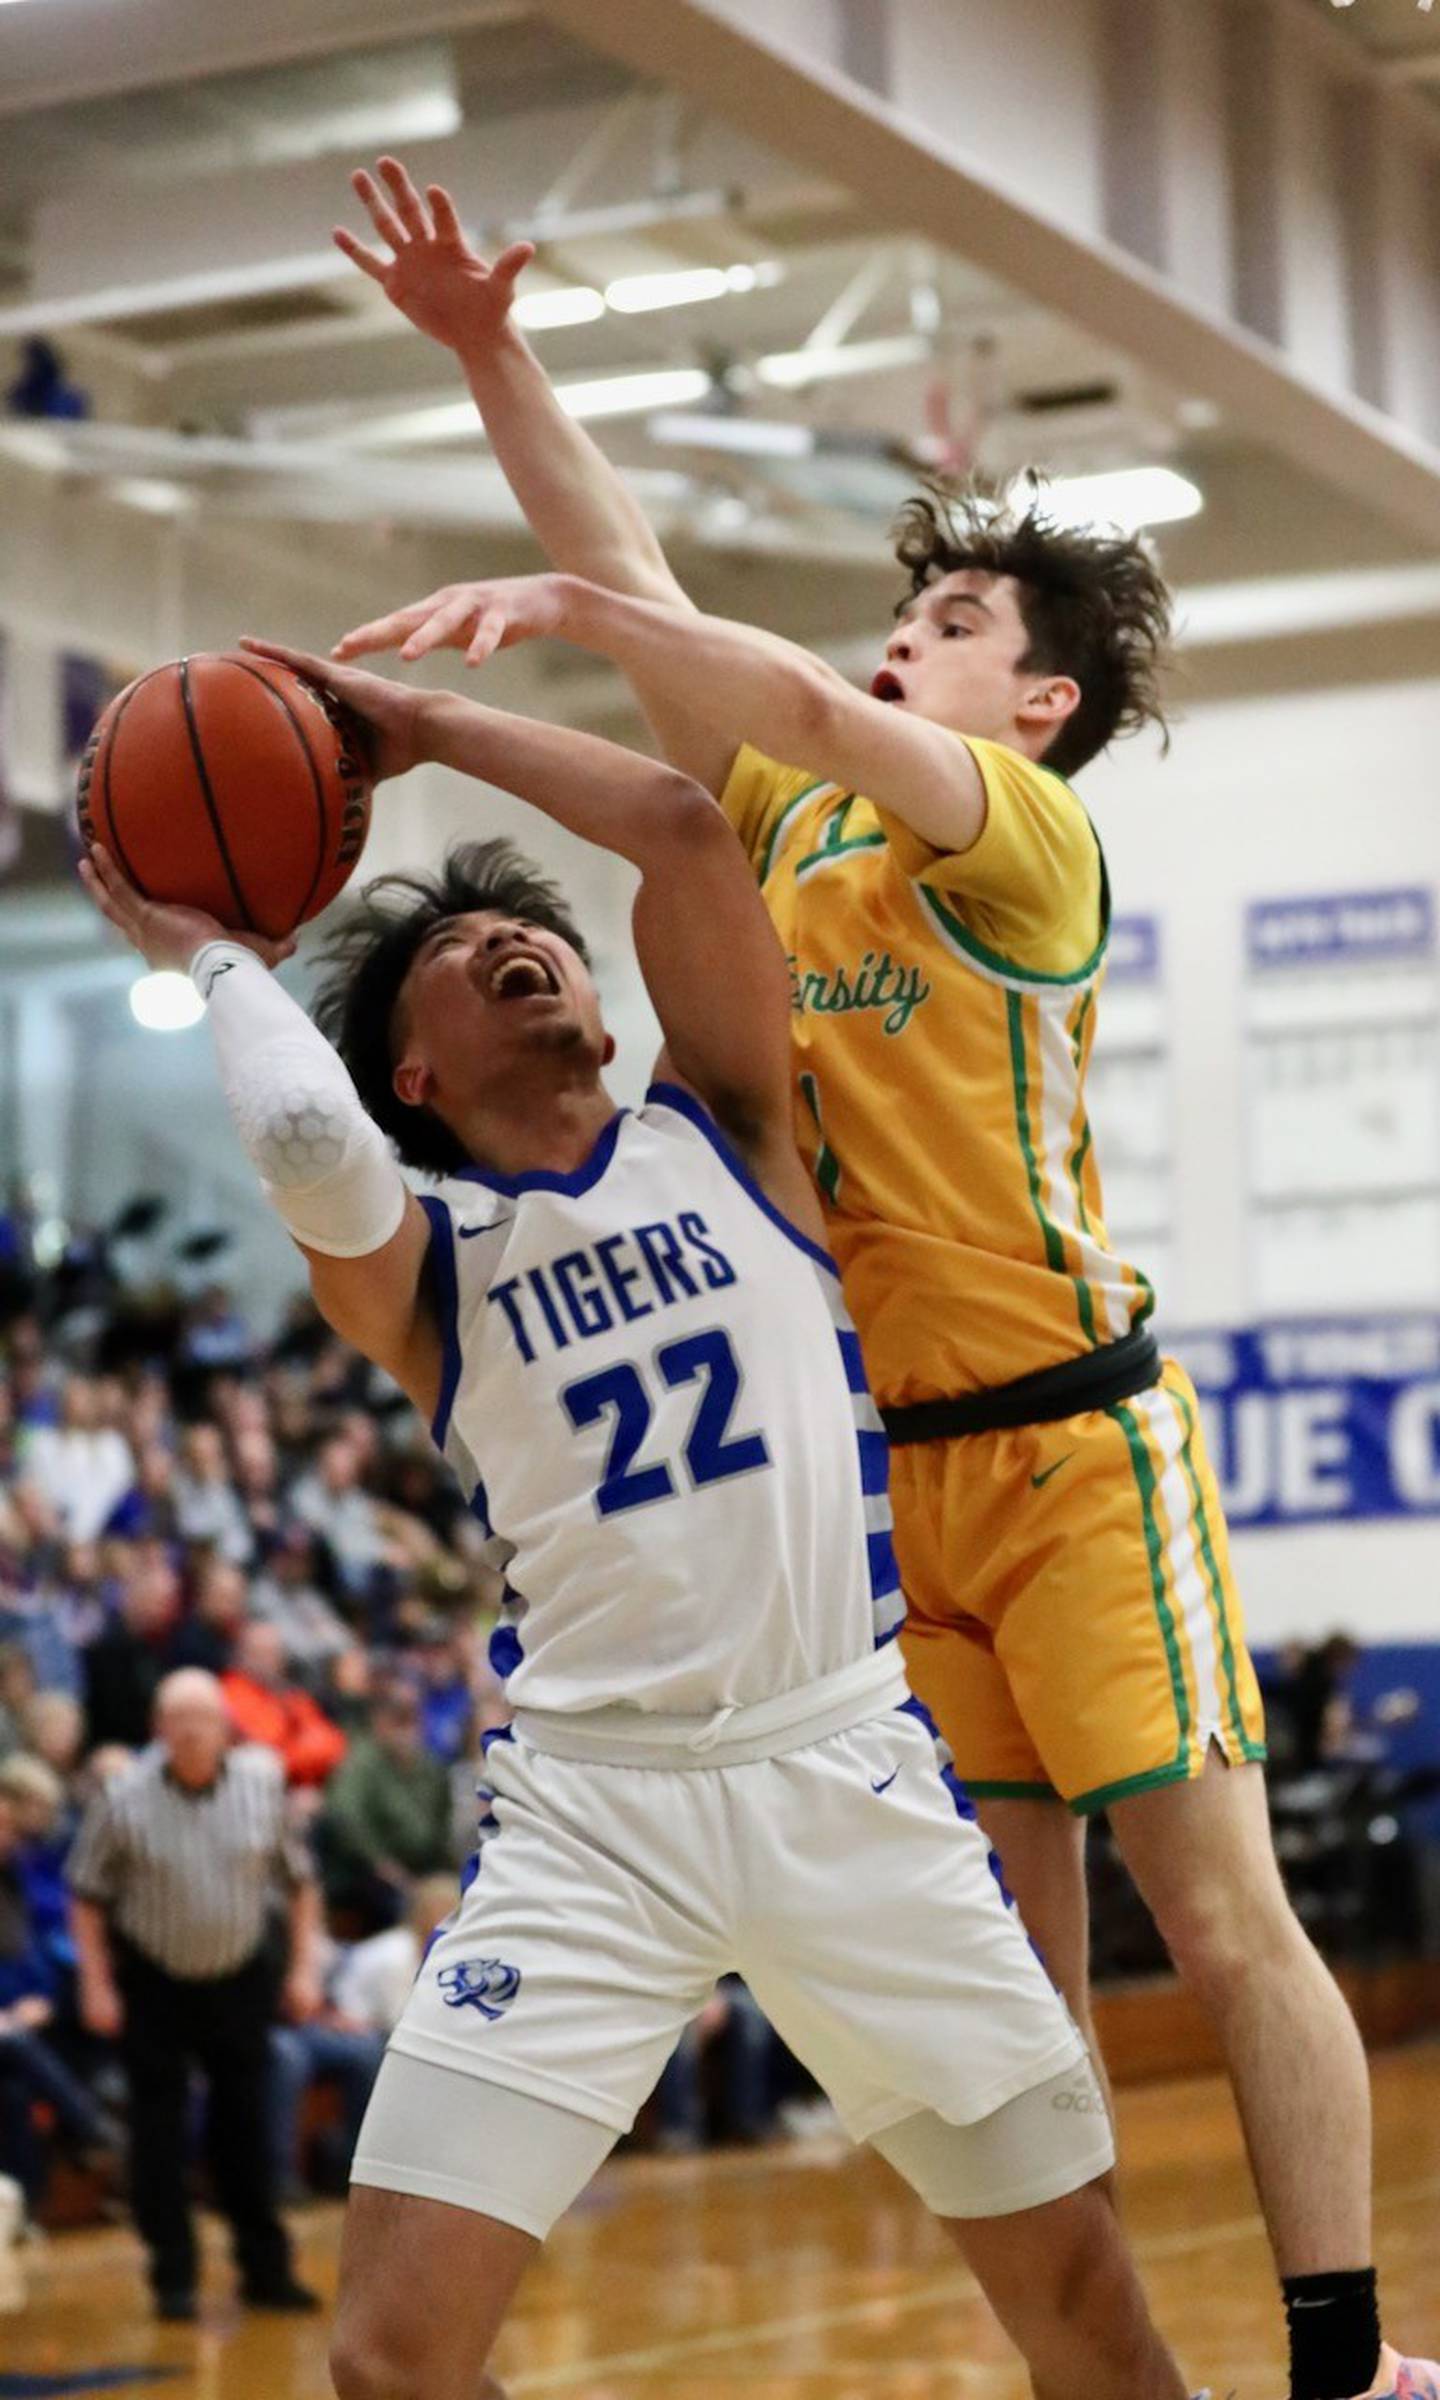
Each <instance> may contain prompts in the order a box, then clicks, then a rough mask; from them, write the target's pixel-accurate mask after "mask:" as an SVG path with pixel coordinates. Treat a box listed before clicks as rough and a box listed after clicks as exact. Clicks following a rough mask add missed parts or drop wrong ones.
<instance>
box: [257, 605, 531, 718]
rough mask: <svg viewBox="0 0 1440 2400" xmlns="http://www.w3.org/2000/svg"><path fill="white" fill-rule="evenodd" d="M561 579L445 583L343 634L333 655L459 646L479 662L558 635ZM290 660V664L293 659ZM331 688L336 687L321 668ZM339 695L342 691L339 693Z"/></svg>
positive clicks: (408, 653)
mask: <svg viewBox="0 0 1440 2400" xmlns="http://www.w3.org/2000/svg"><path fill="white" fill-rule="evenodd" d="M562 595H563V578H562V577H560V576H558V575H506V576H498V577H496V578H494V579H493V580H491V581H488V582H484V583H447V584H442V586H441V588H440V590H439V591H438V592H431V593H429V594H428V595H427V597H426V598H425V599H423V600H412V601H411V602H410V604H409V606H408V607H407V608H396V609H392V610H391V612H390V614H389V616H388V617H375V618H372V620H371V622H370V623H369V624H368V625H357V626H356V627H355V628H354V630H353V631H352V632H350V633H346V634H342V635H341V637H340V639H339V641H338V642H337V643H336V644H335V647H334V649H333V651H332V652H331V657H332V658H342V659H343V658H365V657H368V656H369V655H370V654H371V653H373V652H374V651H377V650H398V651H399V653H400V656H401V657H402V658H427V657H428V656H429V654H430V652H431V651H432V650H463V651H464V653H465V664H466V666H467V667H479V666H483V665H484V663H485V661H486V659H487V658H489V657H491V656H492V654H493V653H494V652H495V651H496V650H508V649H510V648H511V647H512V646H513V644H515V643H516V642H531V641H537V640H539V639H540V638H541V637H543V636H544V635H545V634H548V633H558V632H559V630H560V623H561V617H562V614H563V597H562ZM292 663H293V662H292ZM326 672H327V676H328V680H329V682H330V684H331V686H332V688H333V689H334V690H335V691H337V692H339V690H340V685H339V682H338V680H337V679H336V677H335V675H334V673H333V670H326ZM341 696H342V697H343V694H342V695H341Z"/></svg>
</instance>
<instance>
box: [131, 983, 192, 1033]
mask: <svg viewBox="0 0 1440 2400" xmlns="http://www.w3.org/2000/svg"><path fill="white" fill-rule="evenodd" d="M130 1014H131V1016H132V1017H133V1018H134V1019H135V1022H136V1024H137V1025H143V1026H144V1028H145V1030H146V1032H147V1033H183V1032H184V1030H185V1028H186V1026H187V1025H198V1024H199V1022H200V1019H201V1018H202V1017H203V1016H204V1014H205V1003H204V1001H203V1000H202V999H201V997H200V994H199V993H198V992H197V991H196V989H195V986H194V984H193V983H192V982H191V981H190V978H189V976H188V975H174V974H171V973H169V972H168V971H162V972H161V973H160V974H158V975H140V976H138V977H137V978H136V980H135V982H134V983H132V984H131V986H130Z"/></svg>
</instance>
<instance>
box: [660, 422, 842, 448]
mask: <svg viewBox="0 0 1440 2400" xmlns="http://www.w3.org/2000/svg"><path fill="white" fill-rule="evenodd" d="M646 431H647V433H648V434H649V436H650V439H651V440H652V442H674V443H680V444H684V445H685V446H686V447H687V448H689V449H692V450H724V451H726V452H728V453H729V454H731V455H732V456H734V457H736V458H809V457H811V456H812V454H813V452H814V449H815V434H814V430H813V428H812V427H810V426H809V425H787V424H783V423H778V422H773V421H771V420H769V419H767V418H764V417H719V416H705V415H698V416H693V417H667V416H658V417H652V418H651V419H650V422H649V424H648V426H647V427H646Z"/></svg>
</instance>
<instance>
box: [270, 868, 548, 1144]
mask: <svg viewBox="0 0 1440 2400" xmlns="http://www.w3.org/2000/svg"><path fill="white" fill-rule="evenodd" d="M480 909H494V910H496V911H498V913H499V914H500V915H502V916H506V917H514V918H516V919H517V920H518V921H519V922H520V923H521V924H525V925H541V926H543V927H544V929H545V931H546V932H547V933H557V934H558V935H559V936H560V939H561V940H562V941H563V942H568V943H569V944H570V947H571V949H572V950H574V951H575V952H576V953H577V955H578V956H579V957H581V958H582V959H584V961H585V963H586V965H587V966H588V965H589V963H590V953H589V951H588V950H587V949H586V947H585V943H584V941H583V939H582V938H581V935H580V931H579V928H578V926H577V925H576V923H575V920H574V918H573V917H572V916H571V914H570V911H569V909H568V908H567V907H566V905H565V902H564V900H563V898H562V897H561V894H560V892H559V891H558V890H557V888H556V886H555V885H554V884H553V883H551V882H550V881H549V879H548V877H546V876H545V875H542V874H541V872H540V869H539V868H538V867H537V866H535V865H534V864H533V862H532V861H531V860H530V859H528V858H526V857H524V856H523V855H522V853H521V852H520V851H519V850H517V849H516V847H515V845H514V843H513V842H506V841H492V842H460V843H457V844H456V845H455V846H454V848H453V849H451V850H449V851H447V852H446V855H445V863H444V865H443V866H442V868H441V870H440V872H439V874H438V875H380V876H377V877H376V878H375V881H374V882H373V883H367V884H366V886H365V888H364V890H363V891H362V892H361V893H360V896H359V901H358V904H357V905H356V906H355V907H354V908H352V909H351V910H350V912H349V914H348V915H347V916H346V918H345V920H344V923H343V924H342V925H341V926H340V928H339V930H338V931H337V932H336V933H335V934H334V935H333V936H332V938H331V939H330V941H329V942H327V943H326V946H325V948H324V950H323V951H322V953H321V965H322V968H323V969H324V970H326V972H325V975H324V980H323V981H322V983H321V985H320V988H319V990H318V992H317V994H316V997H315V1003H314V1007H313V1010H312V1012H311V1013H312V1014H313V1016H314V1019H315V1022H316V1024H317V1025H318V1026H319V1028H320V1031H321V1032H322V1033H323V1034H324V1035H325V1036H326V1038H327V1040H329V1041H331V1042H333V1043H334V1045H335V1048H336V1049H337V1050H338V1051H339V1053H340V1056H341V1057H342V1058H343V1059H344V1061H345V1064H346V1066H347V1067H348V1068H349V1070H350V1072H351V1074H352V1075H353V1076H354V1078H355V1088H356V1090H357V1091H358V1092H359V1094H360V1099H361V1103H362V1105H363V1106H364V1109H365V1112H366V1114H367V1116H371V1117H373V1118H374V1120H375V1123H376V1124H377V1125H378V1126H379V1127H380V1129H381V1131H382V1133H387V1134H388V1135H389V1136H390V1139H391V1141H392V1142H393V1143H394V1144H395V1147H396V1149H397V1150H398V1151H399V1153H400V1156H401V1158H402V1159H403V1160H404V1162H405V1164H406V1166H407V1167H422V1168H424V1169H425V1171H426V1172H427V1173H428V1174H431V1175H450V1174H453V1173H454V1172H455V1169H456V1168H457V1167H464V1166H468V1165H469V1164H470V1161H469V1158H468V1156H467V1154H466V1152H465V1151H464V1149H462V1147H461V1145H460V1143H459V1142H458V1141H457V1140H456V1138H455V1135H454V1134H453V1133H452V1132H451V1131H450V1128H449V1126H448V1125H445V1124H443V1123H442V1122H441V1120H440V1118H439V1117H437V1116H436V1115H434V1113H433V1112H432V1111H431V1110H430V1109H428V1108H412V1107H410V1106H409V1105H408V1103H407V1102H405V1101H404V1100H401V1099H400V1098H399V1097H398V1096H397V1094H396V1091H395V1086H394V1081H393V1077H394V1072H395V1004H396V1002H397V1000H398V999H399V997H400V992H401V988H402V986H403V984H404V981H405V978H406V976H407V975H408V974H409V972H410V969H411V966H412V965H413V963H414V960H415V955H416V952H417V951H418V950H419V948H420V945H421V943H422V942H423V941H424V940H425V939H426V938H427V936H428V935H429V934H431V933H433V932H434V930H435V928H436V926H437V925H443V924H445V923H446V921H447V920H448V919H449V918H451V917H463V916H468V915H469V914H471V912H472V911H475V910H480Z"/></svg>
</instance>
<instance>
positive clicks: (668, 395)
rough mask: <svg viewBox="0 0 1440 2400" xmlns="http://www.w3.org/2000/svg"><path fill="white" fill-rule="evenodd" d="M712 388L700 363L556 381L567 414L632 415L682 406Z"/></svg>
mask: <svg viewBox="0 0 1440 2400" xmlns="http://www.w3.org/2000/svg"><path fill="white" fill-rule="evenodd" d="M712 389H713V385H712V383H711V379H710V377H709V376H708V375H707V374H706V372H705V370H704V368H703V367H652V368H648V369H643V370H642V371H641V372H640V373H639V374H636V375H600V376H597V377H596V378H595V380H594V381H593V382H591V383H557V384H556V386H555V397H556V399H557V400H558V401H559V403H560V406H561V407H562V408H563V409H564V411H565V414H566V416H567V417H636V416H644V415H646V414H648V412H649V411H650V410H651V409H652V408H683V407H684V406H686V404H687V403H688V402H689V401H691V400H703V399H704V398H705V396H706V394H707V393H708V392H709V391H711V390H712Z"/></svg>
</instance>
